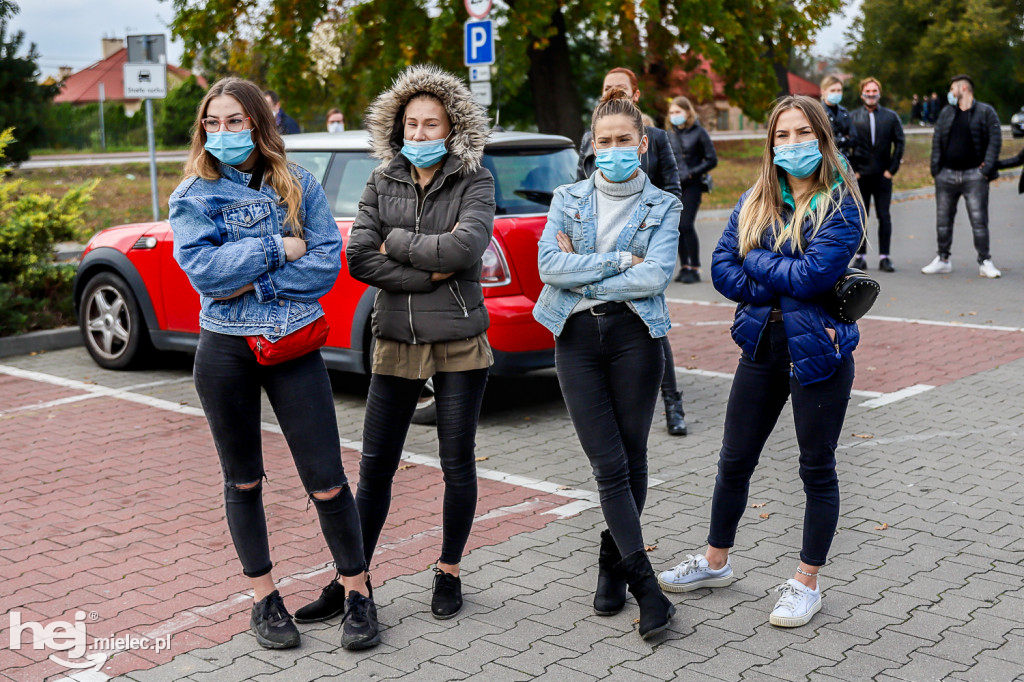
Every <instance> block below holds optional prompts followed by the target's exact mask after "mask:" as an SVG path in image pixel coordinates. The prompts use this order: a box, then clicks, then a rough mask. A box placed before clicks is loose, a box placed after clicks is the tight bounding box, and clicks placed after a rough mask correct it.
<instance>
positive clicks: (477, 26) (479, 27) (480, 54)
mask: <svg viewBox="0 0 1024 682" xmlns="http://www.w3.org/2000/svg"><path fill="white" fill-rule="evenodd" d="M465 58H466V66H482V65H485V64H493V63H494V24H493V22H492V21H491V20H490V19H484V20H483V21H467V22H466V39H465Z"/></svg>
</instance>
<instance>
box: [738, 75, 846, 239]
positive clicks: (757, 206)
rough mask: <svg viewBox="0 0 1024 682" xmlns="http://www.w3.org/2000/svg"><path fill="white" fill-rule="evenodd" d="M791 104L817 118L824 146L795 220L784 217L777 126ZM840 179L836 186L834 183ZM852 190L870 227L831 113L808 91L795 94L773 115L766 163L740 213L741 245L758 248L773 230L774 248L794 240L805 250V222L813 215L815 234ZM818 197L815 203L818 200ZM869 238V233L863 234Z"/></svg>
mask: <svg viewBox="0 0 1024 682" xmlns="http://www.w3.org/2000/svg"><path fill="white" fill-rule="evenodd" d="M790 109H799V110H800V111H801V112H803V114H804V116H806V117H807V120H808V122H809V123H810V124H811V130H813V132H814V135H815V137H817V138H818V149H819V150H820V151H821V165H820V166H819V167H818V170H817V171H815V173H814V174H813V176H812V178H813V180H814V186H813V187H812V188H811V190H810V191H808V192H806V193H804V194H803V195H802V196H801V197H799V198H796V197H794V201H795V202H796V207H795V209H794V211H793V215H792V217H791V218H790V220H789V222H788V223H786V224H783V222H782V207H783V202H782V182H781V175H780V174H781V173H784V172H785V171H783V170H782V169H781V168H779V167H778V166H776V165H775V163H774V159H775V151H774V146H775V145H774V141H775V130H776V128H777V127H778V123H779V115H780V114H782V112H784V111H788V110H790ZM837 184H838V187H836V188H835V189H833V188H834V186H835V185H837ZM847 196H852V197H853V198H854V200H855V201H856V202H857V211H858V213H859V214H860V229H861V233H862V235H863V232H864V202H863V200H862V199H861V196H860V190H858V188H857V183H856V182H855V181H854V177H853V174H852V172H851V171H850V166H849V164H848V163H847V162H846V159H844V158H843V157H842V156H841V155H840V153H839V150H838V149H837V148H836V143H835V140H834V139H833V137H832V125H831V124H830V123H829V121H828V117H827V116H826V115H825V109H824V107H822V105H821V103H820V102H818V100H816V99H812V98H810V97H806V96H804V95H790V96H787V97H783V98H782V99H780V100H779V101H778V102H776V103H775V108H773V109H772V112H771V115H770V116H769V118H768V137H767V138H766V139H765V145H764V152H763V153H762V154H761V167H760V171H759V175H758V178H757V182H755V183H754V186H753V187H752V188H751V190H750V193H749V194H748V195H747V200H746V201H745V202H744V204H743V208H741V209H740V215H739V248H740V255H741V256H746V255H747V253H749V252H750V251H752V250H753V249H759V248H762V247H761V245H762V242H763V240H764V235H765V233H766V232H767V231H768V230H771V231H772V234H773V236H774V237H775V240H774V244H773V245H772V248H773V249H774V250H775V251H781V250H782V247H783V246H784V245H785V244H786V243H787V242H789V243H790V244H791V246H792V249H793V251H795V252H797V253H799V252H800V251H803V249H804V246H805V244H804V238H803V233H802V231H801V229H800V228H801V226H802V225H803V222H804V220H805V219H806V218H807V217H808V216H810V218H811V221H812V223H813V228H812V230H811V236H810V239H813V238H814V236H815V235H816V234H817V233H818V230H819V229H820V228H821V225H822V223H824V222H825V220H826V219H828V218H829V217H830V216H831V215H832V214H833V213H834V212H835V211H838V210H839V207H840V205H841V204H842V203H843V200H844V199H845V198H846V197H847ZM815 197H817V201H816V203H815V206H814V207H813V209H812V207H811V202H812V200H814V199H815ZM862 238H863V236H862Z"/></svg>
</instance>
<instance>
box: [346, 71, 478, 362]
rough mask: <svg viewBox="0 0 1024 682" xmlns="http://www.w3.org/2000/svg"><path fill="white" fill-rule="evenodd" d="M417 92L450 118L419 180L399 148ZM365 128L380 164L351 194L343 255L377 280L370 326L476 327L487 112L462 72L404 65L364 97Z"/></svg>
mask: <svg viewBox="0 0 1024 682" xmlns="http://www.w3.org/2000/svg"><path fill="white" fill-rule="evenodd" d="M419 93H428V94H430V95H433V96H434V97H435V98H437V99H439V100H440V101H441V102H442V103H443V105H444V108H445V111H446V112H447V114H448V118H449V120H450V123H451V127H452V130H451V133H450V134H449V136H448V141H447V148H448V154H447V156H446V157H445V158H444V159H443V160H442V162H441V167H440V168H439V169H437V171H435V172H434V175H433V178H432V179H431V180H430V183H429V184H428V185H427V186H426V187H425V188H421V187H419V186H418V185H417V183H416V181H415V180H414V179H413V176H412V172H411V170H410V166H411V164H410V162H409V160H408V159H407V158H406V157H405V156H404V155H403V154H402V153H401V150H402V147H403V144H404V129H405V125H404V123H405V109H406V105H407V104H408V103H409V101H410V100H411V99H412V98H413V96H414V95H417V94H419ZM366 128H367V130H368V131H369V132H370V138H371V142H372V147H373V152H372V154H373V156H374V157H376V158H378V159H381V164H380V166H378V167H377V168H376V169H375V170H374V171H373V174H372V175H371V176H370V179H369V182H367V185H366V189H365V190H364V192H363V195H362V198H361V199H360V202H359V213H358V215H357V216H356V219H355V222H354V223H353V225H352V232H351V237H350V239H349V243H348V248H347V250H346V255H347V258H348V265H349V269H350V271H351V273H352V276H353V277H355V278H356V279H358V280H359V281H361V282H365V283H367V284H370V285H373V286H375V287H378V288H379V289H380V290H381V292H380V294H379V295H378V296H377V299H376V302H375V303H374V310H373V335H374V336H375V337H377V338H378V339H380V338H383V339H392V340H395V341H401V342H404V343H410V344H420V343H435V342H440V341H450V340H454V339H467V338H470V337H473V336H476V335H478V334H481V333H483V332H484V331H486V329H487V327H488V324H489V321H488V317H487V308H485V307H484V298H483V290H482V289H481V287H480V259H481V257H482V256H483V253H484V250H485V249H486V248H487V244H488V243H489V242H490V239H491V232H492V230H493V226H494V180H493V178H492V177H491V174H490V172H489V171H488V170H487V169H486V168H483V167H482V166H481V161H482V160H483V155H484V143H485V142H486V140H487V136H488V131H489V129H488V121H487V115H486V112H485V111H484V109H483V108H482V107H481V106H480V105H479V104H477V103H476V101H475V100H474V99H473V97H472V95H471V93H470V92H469V88H467V87H466V85H465V83H463V81H462V80H461V79H459V78H457V77H455V76H453V75H451V74H449V73H446V72H445V71H442V70H441V69H439V68H437V67H434V66H430V65H424V66H412V67H410V68H408V69H406V70H405V71H404V72H403V73H402V74H401V75H400V76H399V77H398V78H397V79H396V80H395V83H394V85H393V86H392V87H391V89H390V90H387V91H386V92H384V93H383V94H381V95H380V96H379V97H377V99H376V100H375V101H374V102H373V104H371V105H370V108H369V110H368V112H367V116H366ZM456 223H458V228H456V229H454V230H453V228H454V227H455V225H456ZM381 244H384V251H385V252H386V253H382V252H381ZM448 272H451V273H454V274H452V276H451V277H448V278H446V279H441V280H438V279H437V278H436V277H434V278H432V277H431V274H432V273H448Z"/></svg>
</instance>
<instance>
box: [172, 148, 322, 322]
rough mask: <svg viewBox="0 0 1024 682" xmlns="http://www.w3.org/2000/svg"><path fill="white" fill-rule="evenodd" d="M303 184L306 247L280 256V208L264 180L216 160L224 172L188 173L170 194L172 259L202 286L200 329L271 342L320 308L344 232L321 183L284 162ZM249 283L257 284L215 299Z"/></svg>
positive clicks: (198, 288) (314, 315) (284, 231)
mask: <svg viewBox="0 0 1024 682" xmlns="http://www.w3.org/2000/svg"><path fill="white" fill-rule="evenodd" d="M289 168H290V170H291V171H292V173H293V174H294V175H295V176H296V177H297V178H299V182H300V184H301V185H302V208H301V210H300V219H301V221H302V225H303V229H304V238H305V240H306V254H305V255H304V256H302V258H299V259H298V260H295V261H292V262H290V263H289V262H287V261H286V260H285V253H284V243H283V242H282V241H281V238H282V237H283V236H288V235H289V234H290V230H288V229H287V228H285V227H284V226H283V223H284V215H285V207H284V206H282V205H280V204H279V202H278V196H277V193H276V192H274V189H273V188H272V187H271V186H270V185H268V184H265V183H264V185H263V187H262V188H260V189H259V190H255V189H251V188H250V187H248V183H249V180H250V178H251V177H252V176H251V175H250V174H249V173H243V172H241V171H239V170H236V169H235V168H232V167H231V166H228V165H225V164H221V167H220V171H221V176H222V177H221V179H219V180H215V181H209V180H203V179H202V178H199V177H195V176H193V177H189V178H186V179H185V180H183V181H182V182H181V184H180V185H178V188H177V189H176V190H174V193H173V194H172V195H171V199H170V222H171V229H173V231H174V259H175V260H176V261H178V265H180V266H181V269H182V270H184V271H185V274H186V275H188V279H189V281H190V282H191V283H192V286H193V287H194V288H195V290H196V291H198V292H199V300H200V303H201V310H200V313H199V326H200V327H202V328H203V329H208V330H210V331H214V332H219V333H221V334H231V335H235V336H251V335H256V334H263V335H264V336H266V337H267V338H268V339H270V340H271V341H276V340H277V339H279V338H281V337H282V336H284V335H286V334H289V333H291V332H293V331H295V330H296V329H300V328H302V327H304V326H306V325H307V324H309V323H311V322H313V321H314V320H316V319H317V318H318V317H320V316H322V315H323V314H324V311H323V308H321V307H320V303H319V300H318V299H319V298H320V297H321V296H323V295H324V294H326V293H327V292H328V291H330V290H331V287H332V286H334V281H335V280H336V279H337V277H338V271H339V270H340V269H341V252H342V244H341V233H340V232H339V231H338V225H337V223H335V222H334V217H333V216H332V215H331V210H330V207H329V205H328V203H327V197H326V196H324V191H323V188H322V187H321V186H320V183H319V182H317V181H316V178H314V177H313V176H312V175H310V174H309V173H308V172H307V171H306V170H305V169H303V168H300V167H299V166H296V165H295V164H289ZM246 284H252V285H253V286H254V287H255V290H254V291H250V292H247V293H245V294H242V295H241V296H236V297H235V298H232V299H229V300H225V301H218V300H216V299H218V298H222V297H224V296H230V295H231V294H232V293H234V292H235V291H237V290H238V289H240V288H241V287H243V286H245V285H246Z"/></svg>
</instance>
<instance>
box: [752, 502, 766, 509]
mask: <svg viewBox="0 0 1024 682" xmlns="http://www.w3.org/2000/svg"><path fill="white" fill-rule="evenodd" d="M766 504H768V503H767V502H755V503H754V504H752V505H750V508H751V509H760V508H761V507H763V506H765V505H766Z"/></svg>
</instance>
